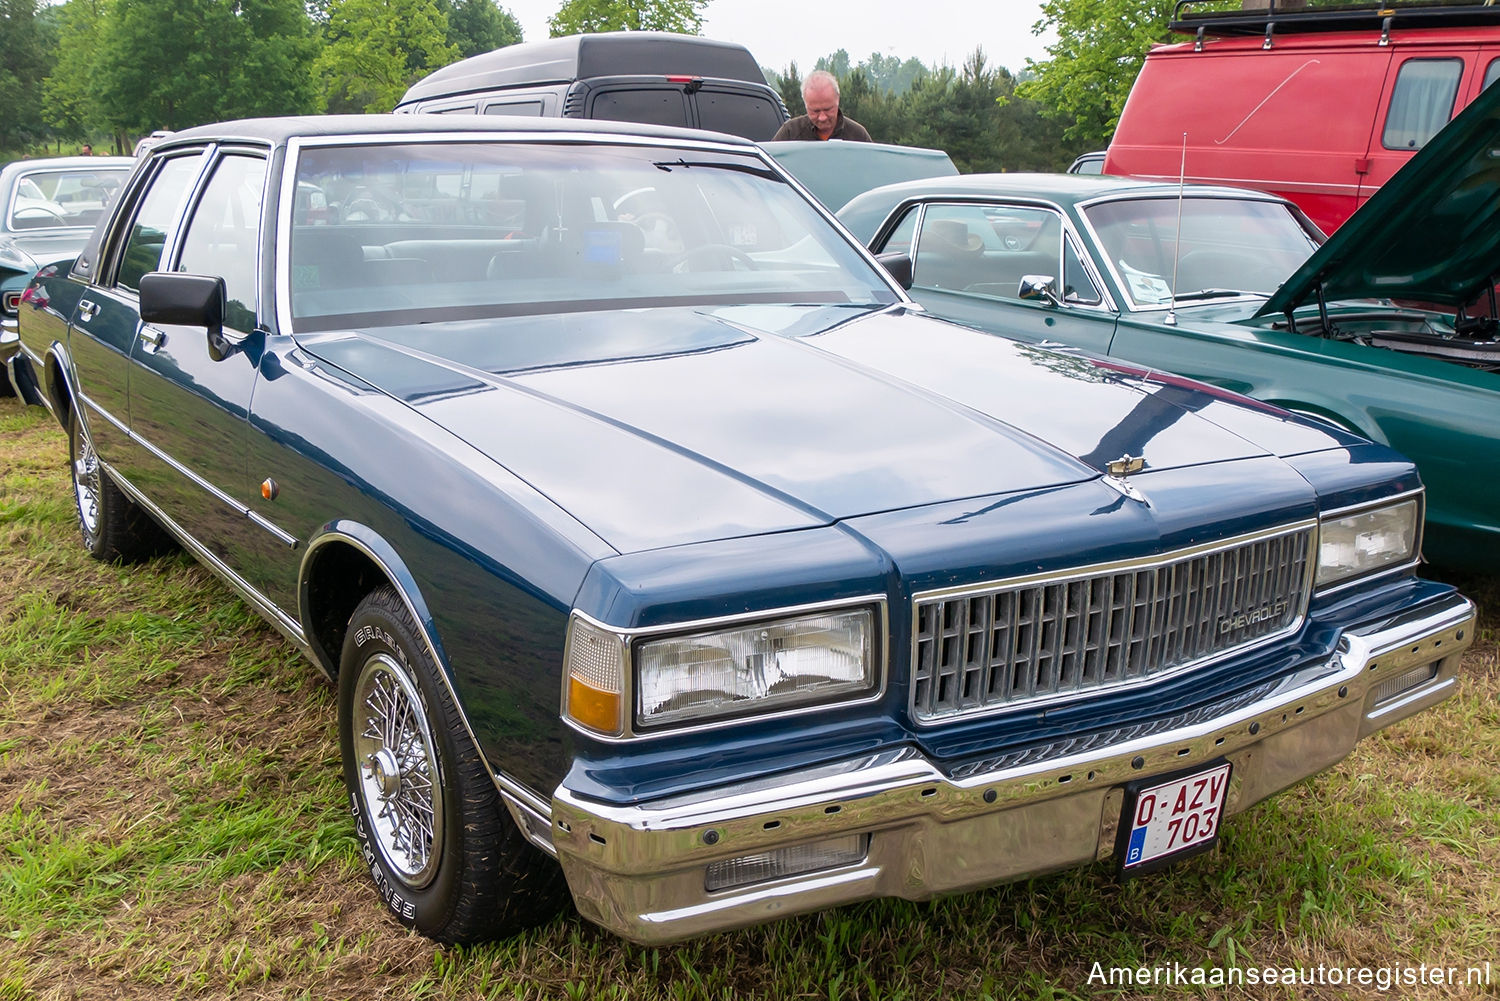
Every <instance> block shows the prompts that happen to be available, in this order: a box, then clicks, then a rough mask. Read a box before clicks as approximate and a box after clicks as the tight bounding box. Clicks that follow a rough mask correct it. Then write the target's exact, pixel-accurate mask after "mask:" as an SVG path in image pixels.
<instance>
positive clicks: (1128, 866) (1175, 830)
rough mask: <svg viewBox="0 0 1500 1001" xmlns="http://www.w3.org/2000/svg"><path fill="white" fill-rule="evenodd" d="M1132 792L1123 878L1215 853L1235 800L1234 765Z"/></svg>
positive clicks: (1127, 806)
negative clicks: (1232, 790) (1231, 791)
mask: <svg viewBox="0 0 1500 1001" xmlns="http://www.w3.org/2000/svg"><path fill="white" fill-rule="evenodd" d="M1146 781H1152V782H1155V784H1154V785H1145V784H1144V783H1134V784H1132V785H1131V786H1130V787H1127V790H1126V797H1125V809H1124V815H1123V817H1122V818H1121V820H1122V823H1121V838H1120V869H1121V872H1122V873H1125V874H1132V873H1136V872H1148V871H1150V870H1153V869H1157V868H1160V867H1161V866H1163V865H1166V864H1167V863H1169V862H1171V861H1173V860H1174V859H1179V858H1184V857H1186V856H1189V855H1196V854H1198V853H1199V852H1204V851H1207V850H1208V849H1210V848H1212V847H1213V845H1214V843H1215V842H1216V841H1217V840H1218V837H1219V822H1220V821H1221V820H1222V819H1223V816H1224V803H1225V800H1226V798H1227V797H1228V795H1229V762H1227V761H1225V762H1223V763H1221V764H1218V765H1215V766H1213V767H1211V768H1206V769H1204V770H1202V771H1198V772H1192V773H1189V774H1187V775H1183V776H1180V777H1178V778H1173V779H1168V780H1166V781H1158V780H1146Z"/></svg>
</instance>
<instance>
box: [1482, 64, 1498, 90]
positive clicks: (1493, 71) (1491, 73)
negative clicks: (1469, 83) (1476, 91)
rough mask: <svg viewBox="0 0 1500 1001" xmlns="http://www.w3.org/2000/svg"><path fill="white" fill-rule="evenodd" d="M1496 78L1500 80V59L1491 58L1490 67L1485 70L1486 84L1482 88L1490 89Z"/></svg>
mask: <svg viewBox="0 0 1500 1001" xmlns="http://www.w3.org/2000/svg"><path fill="white" fill-rule="evenodd" d="M1496 80H1500V59H1491V60H1490V65H1489V67H1488V68H1487V69H1486V70H1485V71H1484V86H1483V87H1482V88H1480V89H1481V90H1488V89H1489V87H1490V84H1492V83H1494V82H1495V81H1496Z"/></svg>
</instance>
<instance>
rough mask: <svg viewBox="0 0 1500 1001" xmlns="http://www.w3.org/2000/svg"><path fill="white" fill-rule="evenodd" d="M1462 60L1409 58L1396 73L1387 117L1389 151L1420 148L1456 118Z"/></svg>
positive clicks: (1462, 67) (1384, 138)
mask: <svg viewBox="0 0 1500 1001" xmlns="http://www.w3.org/2000/svg"><path fill="white" fill-rule="evenodd" d="M1463 75H1464V62H1463V60H1462V59H1408V60H1407V61H1406V62H1404V63H1402V64H1401V69H1400V71H1399V72H1397V74H1396V87H1395V89H1394V90H1393V91H1392V92H1391V107H1390V110H1389V111H1388V112H1386V116H1385V134H1384V135H1383V136H1382V137H1381V143H1382V145H1384V146H1385V148H1386V149H1420V148H1421V147H1422V146H1423V145H1424V144H1426V142H1427V140H1429V139H1431V138H1432V137H1433V136H1435V135H1437V134H1438V130H1439V129H1441V128H1442V127H1443V126H1444V125H1447V124H1448V119H1450V118H1452V117H1453V102H1454V99H1455V98H1457V97H1458V83H1459V80H1460V79H1462V77H1463Z"/></svg>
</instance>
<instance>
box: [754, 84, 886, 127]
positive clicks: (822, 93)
mask: <svg viewBox="0 0 1500 1001" xmlns="http://www.w3.org/2000/svg"><path fill="white" fill-rule="evenodd" d="M802 103H803V104H804V105H806V106H807V114H805V115H799V116H797V117H796V118H793V119H792V120H791V121H789V122H786V123H785V124H783V125H782V126H781V128H779V129H777V130H776V134H775V135H774V136H772V137H771V139H772V140H773V141H778V140H782V139H807V140H822V139H846V140H848V141H850V142H861V143H867V142H874V140H873V139H871V138H870V133H868V132H866V131H865V127H864V126H863V125H861V124H859V123H858V122H856V121H855V120H854V119H852V118H846V117H844V113H843V112H842V111H840V110H839V82H838V81H837V80H835V79H834V78H833V74H832V73H829V72H827V71H826V70H813V71H812V72H811V73H809V74H808V75H807V79H806V80H804V81H803V82H802Z"/></svg>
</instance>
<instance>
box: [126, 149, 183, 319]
mask: <svg viewBox="0 0 1500 1001" xmlns="http://www.w3.org/2000/svg"><path fill="white" fill-rule="evenodd" d="M199 160H200V157H197V156H176V157H172V158H171V159H169V160H167V161H166V162H165V163H163V164H162V165H161V168H160V169H159V170H158V171H157V172H156V176H155V177H153V178H152V180H151V182H150V187H148V188H147V189H146V193H145V195H144V196H143V197H142V198H141V200H140V204H139V207H138V208H137V209H136V213H135V219H134V220H132V221H131V224H130V230H129V236H128V237H127V238H126V240H125V247H124V249H123V251H122V252H121V254H120V270H119V273H118V274H117V275H116V276H115V282H116V284H118V285H121V286H123V287H124V288H127V289H131V290H135V289H139V288H140V286H141V276H142V275H145V274H147V273H148V272H151V271H158V270H160V269H161V261H162V255H163V254H164V253H165V252H166V249H167V244H168V239H169V237H170V236H171V234H172V227H173V226H174V225H175V224H176V222H177V217H178V215H179V214H180V213H181V210H182V203H183V200H184V199H185V198H187V196H188V192H189V190H190V189H191V187H192V184H193V179H194V178H196V177H197V176H198V169H199V166H200V163H199Z"/></svg>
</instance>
